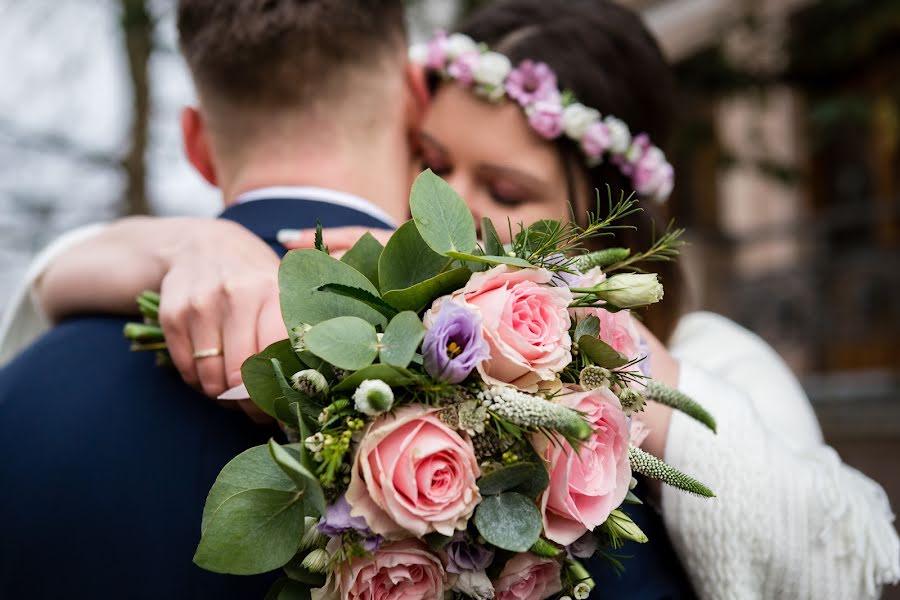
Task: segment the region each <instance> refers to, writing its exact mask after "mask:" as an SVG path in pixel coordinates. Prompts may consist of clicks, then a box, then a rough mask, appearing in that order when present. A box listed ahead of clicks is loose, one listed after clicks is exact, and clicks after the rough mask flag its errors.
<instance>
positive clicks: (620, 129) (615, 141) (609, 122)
mask: <svg viewBox="0 0 900 600" xmlns="http://www.w3.org/2000/svg"><path fill="white" fill-rule="evenodd" d="M603 122H604V123H605V124H606V127H607V128H608V129H609V149H610V151H611V152H613V153H614V154H622V153H624V152H626V151H627V150H628V147H629V146H631V131H630V130H629V129H628V125H626V124H625V121H623V120H621V119H617V118H616V117H613V116H607V117H606V118H605V119H603Z"/></svg>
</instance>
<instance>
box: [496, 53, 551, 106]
mask: <svg viewBox="0 0 900 600" xmlns="http://www.w3.org/2000/svg"><path fill="white" fill-rule="evenodd" d="M506 93H507V94H509V97H510V98H512V99H513V100H515V101H516V102H518V103H519V104H521V105H522V106H528V105H529V104H533V103H535V102H538V101H547V100H554V99H556V98H558V96H559V90H558V89H557V86H556V74H555V73H554V72H553V70H552V69H550V67H549V66H548V65H546V64H545V63H542V62H534V61H532V60H523V61H522V62H521V63H519V66H518V67H516V68H515V69H513V70H512V72H510V74H509V76H508V77H507V78H506Z"/></svg>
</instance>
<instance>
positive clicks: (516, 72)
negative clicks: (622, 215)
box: [409, 31, 673, 202]
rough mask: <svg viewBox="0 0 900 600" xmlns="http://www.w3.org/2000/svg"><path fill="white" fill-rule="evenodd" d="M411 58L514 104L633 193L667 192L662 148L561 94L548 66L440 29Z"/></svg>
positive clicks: (661, 195) (661, 198) (547, 134)
mask: <svg viewBox="0 0 900 600" xmlns="http://www.w3.org/2000/svg"><path fill="white" fill-rule="evenodd" d="M409 53H410V59H411V60H412V61H413V62H415V63H417V64H420V65H422V66H423V67H425V69H427V70H428V71H431V72H434V73H438V74H440V75H441V76H442V77H444V78H446V79H455V80H456V81H457V82H459V83H460V84H462V85H464V86H466V87H469V88H471V89H472V90H473V91H474V92H475V93H476V94H477V95H478V96H481V97H482V98H485V99H487V100H490V101H492V102H499V101H500V100H502V99H503V98H504V97H509V98H511V99H512V100H515V101H516V102H518V103H519V105H521V106H522V108H523V109H524V110H525V114H526V116H527V117H528V123H529V124H530V125H531V127H532V129H534V130H535V131H536V132H537V133H538V134H539V135H540V136H541V137H543V138H545V139H548V140H554V139H556V138H559V137H561V136H562V135H565V136H566V137H568V138H569V139H571V140H573V141H574V142H575V143H576V144H578V146H579V148H581V151H582V152H583V153H584V155H585V157H586V159H587V164H588V166H595V165H598V164H600V163H601V162H603V160H604V158H605V157H607V156H608V160H609V161H610V162H611V163H612V164H614V165H616V166H617V167H618V168H619V170H620V171H621V172H622V173H623V174H624V175H625V176H626V177H629V178H630V179H631V183H632V185H633V186H634V190H635V191H636V192H637V193H638V194H640V195H642V196H645V197H650V198H654V199H655V200H657V201H658V202H665V201H666V200H667V199H668V197H669V194H670V193H671V192H672V185H673V170H672V165H671V164H669V162H668V161H667V160H666V156H665V154H664V153H663V151H662V150H660V149H659V148H658V147H657V146H654V145H653V144H652V143H651V142H650V138H649V136H647V134H645V133H641V134H639V135H636V136H634V137H632V135H631V131H630V130H629V129H628V125H626V124H625V122H624V121H622V120H621V119H617V118H616V117H614V116H612V115H606V116H605V117H602V116H601V115H600V111H598V110H595V109H593V108H588V107H587V106H585V105H584V104H581V103H580V102H578V101H577V100H576V99H575V97H574V95H573V94H572V93H571V92H570V91H565V92H560V90H559V87H558V86H557V83H556V73H554V72H553V70H552V69H551V68H550V66H549V65H547V64H546V63H542V62H535V61H532V60H523V61H522V62H521V63H519V65H518V66H517V67H516V68H515V69H514V68H512V64H511V63H510V60H509V58H507V57H506V56H504V55H503V54H500V53H499V52H493V51H491V50H490V49H489V48H488V47H487V46H486V45H485V44H477V43H476V42H475V41H474V40H473V39H472V38H470V37H469V36H467V35H465V34H461V33H454V34H451V35H449V36H448V35H447V34H446V33H444V32H443V31H439V32H437V34H435V36H434V37H433V38H432V39H431V41H429V42H428V43H425V44H416V45H414V46H412V47H411V48H410V50H409Z"/></svg>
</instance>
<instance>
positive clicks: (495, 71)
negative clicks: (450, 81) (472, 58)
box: [472, 52, 512, 89]
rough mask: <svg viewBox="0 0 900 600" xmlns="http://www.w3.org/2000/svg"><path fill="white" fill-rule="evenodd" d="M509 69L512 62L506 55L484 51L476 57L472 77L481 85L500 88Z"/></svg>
mask: <svg viewBox="0 0 900 600" xmlns="http://www.w3.org/2000/svg"><path fill="white" fill-rule="evenodd" d="M511 70H512V64H510V62H509V59H508V58H506V56H504V55H502V54H500V53H499V52H485V53H484V54H482V55H481V56H479V57H478V62H477V63H475V67H474V68H473V69H472V77H473V78H474V79H475V81H476V82H477V83H480V84H481V85H484V86H488V87H499V88H501V89H502V86H503V81H504V80H505V79H506V76H507V75H509V72H510V71H511Z"/></svg>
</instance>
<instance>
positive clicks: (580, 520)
mask: <svg viewBox="0 0 900 600" xmlns="http://www.w3.org/2000/svg"><path fill="white" fill-rule="evenodd" d="M577 389H578V388H575V389H568V390H567V392H568V393H563V394H561V395H559V396H556V398H555V400H554V401H555V402H557V403H558V404H561V405H563V406H566V407H568V408H572V409H575V410H577V411H580V412H581V413H582V414H583V415H584V417H585V419H586V420H587V422H588V423H590V424H591V426H592V427H593V428H594V434H593V435H592V436H591V437H590V438H588V439H587V440H586V441H584V442H582V444H581V446H580V447H579V448H578V452H575V449H574V448H572V447H571V446H570V445H569V443H568V442H565V441H562V440H560V441H559V443H558V444H557V443H551V442H550V441H549V440H548V439H547V438H546V437H545V436H537V435H536V436H533V438H532V444H533V445H534V449H535V450H536V451H537V453H538V454H539V455H540V456H541V457H542V458H543V459H544V461H546V463H547V467H548V472H549V473H550V486H549V487H548V488H547V489H546V490H545V491H544V492H543V494H541V497H540V504H541V513H542V515H543V518H544V534H545V535H546V536H547V539H549V540H551V541H554V542H556V543H557V544H562V545H564V546H567V545H569V544H571V543H573V542H574V541H575V540H577V539H578V538H580V537H581V536H582V535H584V534H585V533H587V532H588V531H593V530H594V528H596V527H598V526H599V525H601V524H602V523H603V522H604V521H606V519H607V518H608V517H609V513H610V512H611V511H612V510H613V509H614V508H617V507H618V506H619V505H620V504H621V503H622V501H623V500H624V499H625V496H626V494H627V493H628V485H629V483H630V482H631V465H630V463H629V461H628V443H629V438H630V434H629V429H628V420H627V419H626V417H625V413H624V412H623V411H622V405H621V404H620V403H619V399H618V398H616V395H615V394H613V393H612V392H611V391H610V390H609V388H598V389H595V390H591V391H589V392H580V391H577Z"/></svg>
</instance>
